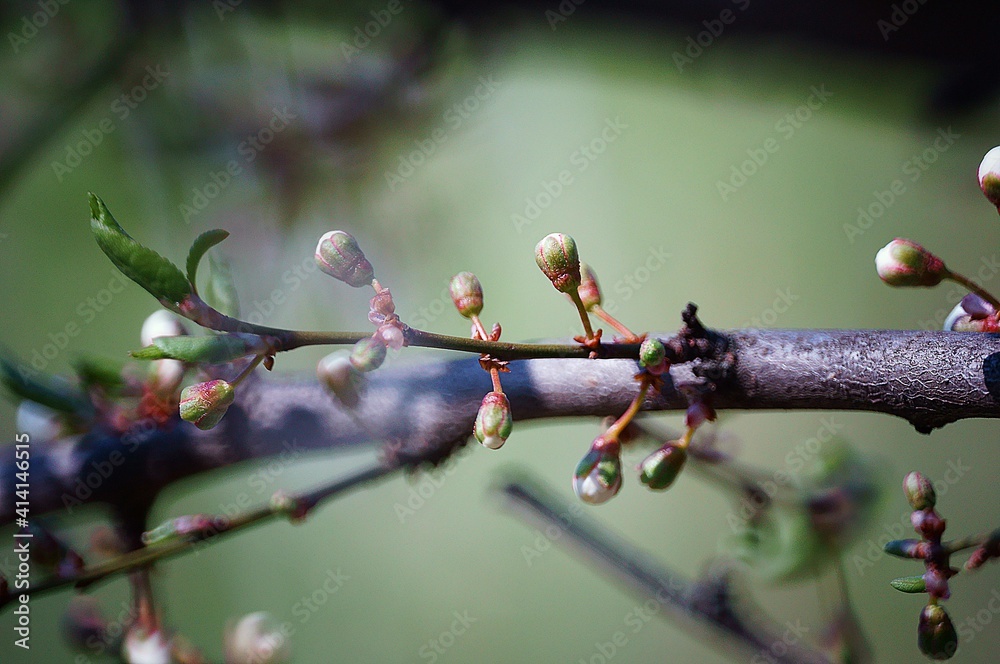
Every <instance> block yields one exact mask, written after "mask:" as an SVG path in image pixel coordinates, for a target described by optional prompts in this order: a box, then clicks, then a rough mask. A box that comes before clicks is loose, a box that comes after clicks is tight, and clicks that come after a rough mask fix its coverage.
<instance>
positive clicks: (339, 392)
mask: <svg viewBox="0 0 1000 664" xmlns="http://www.w3.org/2000/svg"><path fill="white" fill-rule="evenodd" d="M316 375H317V376H318V377H319V380H320V382H321V383H323V385H325V386H326V387H327V389H329V390H330V391H331V392H333V394H334V395H335V396H336V397H337V398H338V399H340V401H341V403H343V404H344V405H345V406H347V407H348V408H354V407H355V406H357V405H358V401H359V400H360V398H361V395H360V388H361V384H362V381H363V376H362V374H361V372H359V371H358V370H357V369H355V368H354V364H353V363H352V362H351V354H350V353H348V352H347V351H345V350H339V351H337V352H335V353H330V354H329V355H327V356H326V357H324V358H323V359H322V360H320V361H319V364H317V365H316Z"/></svg>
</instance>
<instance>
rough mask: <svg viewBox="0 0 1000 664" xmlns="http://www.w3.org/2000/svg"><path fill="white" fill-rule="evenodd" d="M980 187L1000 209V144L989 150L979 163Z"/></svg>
mask: <svg viewBox="0 0 1000 664" xmlns="http://www.w3.org/2000/svg"><path fill="white" fill-rule="evenodd" d="M979 188H980V189H982V190H983V194H984V195H985V196H986V198H987V199H988V200H989V201H990V203H993V205H995V206H997V210H1000V146H998V147H995V148H993V149H992V150H990V151H989V152H987V153H986V156H985V157H983V161H982V163H981V164H979Z"/></svg>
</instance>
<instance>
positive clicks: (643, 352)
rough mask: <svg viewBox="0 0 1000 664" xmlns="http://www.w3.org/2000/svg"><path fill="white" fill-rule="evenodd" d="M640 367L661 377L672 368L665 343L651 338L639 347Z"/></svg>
mask: <svg viewBox="0 0 1000 664" xmlns="http://www.w3.org/2000/svg"><path fill="white" fill-rule="evenodd" d="M639 366H641V367H642V368H643V369H645V370H646V371H648V372H649V373H651V374H656V375H659V374H661V373H663V372H664V371H666V370H667V369H669V368H670V365H669V364H668V363H667V349H666V348H664V347H663V342H662V341H660V340H659V339H656V338H653V337H650V338H649V339H646V340H645V341H643V342H642V345H641V346H639Z"/></svg>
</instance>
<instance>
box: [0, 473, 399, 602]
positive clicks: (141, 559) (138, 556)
mask: <svg viewBox="0 0 1000 664" xmlns="http://www.w3.org/2000/svg"><path fill="white" fill-rule="evenodd" d="M401 467H402V466H400V465H399V464H397V463H387V462H383V461H376V462H374V463H371V464H369V465H366V466H364V467H362V468H361V469H359V470H357V471H354V472H352V473H351V474H349V475H347V476H346V477H343V478H339V479H337V480H335V481H333V482H330V483H327V484H323V485H320V486H319V487H317V488H315V489H313V490H311V491H308V492H305V493H302V494H300V495H298V496H297V497H296V498H295V499H296V500H297V501H298V502H299V503H300V504H302V505H304V506H305V507H306V509H307V510H308V509H312V508H313V507H315V506H316V505H318V504H319V503H321V502H322V501H324V500H326V499H328V498H331V497H333V496H336V495H337V494H340V493H343V492H345V491H347V490H349V489H352V488H354V487H356V486H359V485H362V484H366V483H368V482H372V481H375V480H378V479H381V478H383V477H386V476H388V475H391V474H392V473H394V472H396V471H397V470H399V469H400V468H401ZM282 515H284V511H283V510H281V509H276V508H275V507H274V506H272V505H270V504H268V505H264V506H260V507H256V508H253V509H250V510H248V511H247V512H244V513H242V514H238V515H236V516H235V517H233V518H231V519H228V520H226V522H225V526H224V527H219V528H213V529H211V530H208V531H204V532H201V533H198V534H196V535H191V536H188V537H184V538H179V539H168V540H165V541H163V542H162V543H157V544H152V545H149V546H144V547H141V548H139V549H135V550H133V551H129V552H128V553H125V554H122V555H120V556H117V557H115V558H113V559H111V560H108V561H105V562H103V563H99V564H97V565H88V566H86V567H84V568H83V569H81V570H80V571H79V572H77V573H76V574H73V575H71V576H67V577H55V578H49V579H46V580H44V581H42V582H40V583H37V584H32V585H31V586H30V587H29V588H27V589H24V590H21V591H19V593H26V594H32V595H35V594H39V593H44V592H48V591H51V590H56V589H58V588H63V587H66V586H70V585H72V586H75V587H77V588H86V587H88V586H90V585H93V584H94V583H97V582H99V581H102V580H104V579H107V578H109V577H112V576H115V575H118V574H122V573H124V572H130V571H132V570H141V569H143V568H147V567H149V566H150V565H152V564H153V563H155V562H157V561H160V560H164V559H166V558H170V557H172V556H176V555H178V554H181V553H186V552H190V551H192V550H194V549H195V547H197V546H199V545H201V543H202V542H207V541H209V540H215V539H217V538H219V537H222V536H223V535H229V534H232V533H235V532H237V531H240V530H243V529H244V528H247V527H250V526H254V525H258V524H260V523H263V522H264V521H266V520H268V519H271V518H274V517H276V516H282ZM19 593H18V594H19ZM14 596H16V595H12V596H11V597H8V598H7V600H6V601H7V602H9V601H10V600H11V599H13V597H14ZM4 604H6V602H4V603H3V604H0V609H2V608H3V606H4Z"/></svg>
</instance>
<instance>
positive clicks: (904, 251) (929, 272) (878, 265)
mask: <svg viewBox="0 0 1000 664" xmlns="http://www.w3.org/2000/svg"><path fill="white" fill-rule="evenodd" d="M875 269H876V270H877V271H878V276H879V278H881V279H882V281H884V282H885V283H887V284H889V285H890V286H937V285H938V284H939V283H941V280H942V279H944V278H945V277H946V276H948V270H947V268H945V266H944V262H943V261H942V260H941V259H940V258H938V257H937V256H935V255H934V254H932V253H931V252H929V251H927V250H926V249H924V248H923V247H922V246H920V245H919V244H917V243H916V242H912V241H910V240H905V239H903V238H896V239H895V240H893V241H892V242H890V243H889V244H887V245H885V246H884V247H882V248H881V249H879V251H878V253H877V254H875Z"/></svg>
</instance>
